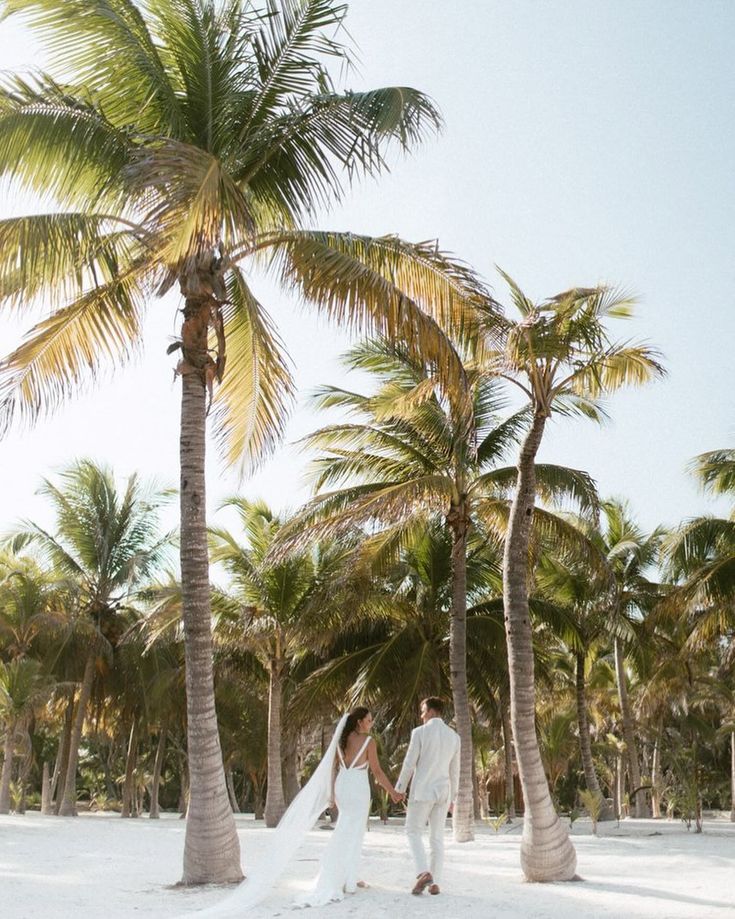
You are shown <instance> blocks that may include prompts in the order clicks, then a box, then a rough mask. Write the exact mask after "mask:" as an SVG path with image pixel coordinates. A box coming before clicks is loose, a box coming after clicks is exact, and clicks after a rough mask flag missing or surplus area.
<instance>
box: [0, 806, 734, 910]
mask: <svg viewBox="0 0 735 919" xmlns="http://www.w3.org/2000/svg"><path fill="white" fill-rule="evenodd" d="M237 823H238V828H239V830H240V838H241V843H242V849H243V864H244V866H245V870H246V872H248V871H250V870H257V864H258V861H259V859H261V858H262V857H263V852H264V849H265V844H266V842H267V840H268V838H269V836H270V834H271V832H272V831H269V830H266V829H264V827H263V825H262V823H256V822H255V821H254V820H253V819H252V817H250V816H238V817H237ZM520 835H521V823H520V821H518V822H516V824H515V826H506V827H503V828H502V829H501V830H500V832H499V833H497V834H496V833H494V832H493V830H492V829H491V828H490V827H488V826H484V825H482V826H478V828H477V837H476V839H475V841H474V842H472V843H465V844H463V845H459V844H455V843H453V842H452V841H451V836H450V834H449V832H448V834H447V843H448V845H447V857H446V867H445V878H444V884H443V885H442V894H441V895H440V896H438V897H430V896H429V895H428V894H424V895H422V896H421V897H412V896H411V895H410V893H409V890H410V887H411V885H412V880H413V871H412V866H411V863H410V859H409V854H408V849H407V846H406V842H405V838H404V835H403V827H402V822H401V821H400V820H396V821H394V822H391V823H389V824H388V825H387V826H384V825H383V824H381V823H379V822H378V821H371V824H370V832H368V833H367V834H366V837H365V849H364V860H363V871H362V875H363V877H364V879H365V880H366V881H367V882H368V883H369V884H370V885H371V886H370V888H369V889H368V890H358V892H357V893H356V894H354V895H352V896H349V897H347V898H346V899H345V900H344V901H343V902H341V903H335V904H331V905H330V906H327V907H322V908H319V909H310V910H308V911H305V912H304V911H301V912H299V913H296V912H295V911H294V910H293V907H292V898H293V896H294V894H295V893H296V892H297V891H298V890H301V889H303V888H304V887H305V886H306V885H307V883H308V881H309V880H310V879H311V878H312V877H313V875H314V874H315V872H316V868H317V862H318V859H319V854H320V852H321V851H322V849H323V847H324V846H325V845H326V843H327V841H328V838H329V833H328V831H324V830H319V829H316V830H314V831H313V832H312V833H311V834H310V835H309V837H308V839H307V841H306V843H305V844H304V846H303V848H302V849H301V851H300V852H299V854H298V856H297V859H296V860H295V861H294V862H293V864H292V866H291V867H290V868H289V870H288V872H287V874H286V877H284V879H283V880H282V881H281V882H280V884H279V885H278V887H277V888H275V889H274V890H273V892H272V894H271V895H270V896H269V897H268V899H267V900H265V901H264V902H263V903H262V905H261V906H259V907H258V908H257V909H255V910H253V911H252V912H251V913H249V914H248V915H249V916H252V917H253V919H256V917H257V919H266V917H276V916H281V917H283V916H294V917H295V916H296V915H300V916H302V917H303V919H327V917H328V919H345V917H350V919H376V917H386V919H387V917H391V919H392V917H399V919H414V917H419V916H421V917H422V919H425V917H426V916H429V915H430V916H432V917H436V919H439V917H441V919H455V917H456V919H460V917H461V919H488V917H526V919H565V917H567V916H570V917H571V916H574V917H575V919H576V917H579V919H582V917H585V919H586V917H589V919H592V917H595V919H597V917H605V916H609V917H617V919H621V917H625V919H634V917H649V919H651V917H655V919H664V917H665V919H675V917H686V919H693V917H697V919H704V917H710V916H712V917H723V919H724V917H726V916H727V917H733V916H735V825H734V824H731V823H730V822H729V820H728V819H727V817H726V816H725V815H723V816H720V817H714V816H713V817H712V818H711V819H708V820H707V821H706V823H705V832H704V833H702V834H700V835H697V834H695V833H694V832H693V831H692V832H687V830H686V828H685V827H684V825H683V824H682V823H681V822H679V821H667V820H657V821H654V820H635V821H633V820H624V821H622V822H621V823H620V824H616V823H606V824H603V825H601V828H600V835H599V836H597V837H595V836H593V835H592V834H591V830H590V824H589V821H585V820H578V821H576V822H575V824H574V827H573V828H572V835H573V839H574V844H575V846H576V849H577V855H578V872H579V874H580V876H581V877H582V879H583V880H582V881H581V882H572V883H563V884H543V885H542V884H528V883H525V882H524V881H523V878H522V875H521V871H520V866H519V853H518V850H519V844H520ZM183 843H184V821H183V820H179V819H178V817H177V816H175V815H164V816H163V817H162V819H161V820H149V819H148V818H147V817H141V818H139V819H137V820H123V819H121V818H120V817H119V816H118V815H110V814H84V815H82V816H80V817H78V818H76V819H74V818H58V817H41V816H40V815H39V814H37V813H28V814H26V815H25V816H9V817H0V916H2V917H3V919H31V917H38V919H62V917H63V919H67V917H79V919H82V917H84V919H98V917H99V919H120V917H162V919H163V917H173V916H177V915H182V914H195V913H196V911H197V910H198V909H201V908H203V907H204V906H209V905H211V904H213V903H216V902H218V901H219V900H221V899H222V898H223V897H225V896H226V895H227V890H226V889H223V888H206V889H200V888H195V889H182V888H176V887H175V886H173V885H175V883H176V881H177V880H178V878H179V877H180V873H181V855H182V848H183Z"/></svg>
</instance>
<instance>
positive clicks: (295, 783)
mask: <svg viewBox="0 0 735 919" xmlns="http://www.w3.org/2000/svg"><path fill="white" fill-rule="evenodd" d="M297 752H298V739H297V736H296V733H295V732H294V731H287V732H286V735H285V741H284V751H283V791H284V794H285V796H286V805H287V806H288V805H289V804H290V803H291V802H292V801H293V799H294V798H295V797H296V795H297V794H298V793H299V791H300V790H301V786H300V785H299V770H298V757H297Z"/></svg>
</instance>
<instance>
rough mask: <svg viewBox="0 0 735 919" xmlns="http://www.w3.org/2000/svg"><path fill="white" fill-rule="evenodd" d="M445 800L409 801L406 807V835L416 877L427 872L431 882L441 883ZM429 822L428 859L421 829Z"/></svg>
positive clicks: (445, 814)
mask: <svg viewBox="0 0 735 919" xmlns="http://www.w3.org/2000/svg"><path fill="white" fill-rule="evenodd" d="M448 809H449V802H448V801H410V800H409V802H408V807H407V808H406V836H408V844H409V846H410V847H411V854H412V855H413V860H414V863H415V865H416V876H417V877H418V876H419V875H420V874H423V873H424V872H425V871H430V872H431V876H432V877H433V878H434V883H435V884H440V883H441V874H442V869H443V867H444V829H445V826H446V822H447V810H448ZM427 823H428V824H429V847H430V859H429V860H428V861H427V859H426V849H425V848H424V840H423V835H424V830H425V829H426V824H427Z"/></svg>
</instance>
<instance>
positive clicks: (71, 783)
mask: <svg viewBox="0 0 735 919" xmlns="http://www.w3.org/2000/svg"><path fill="white" fill-rule="evenodd" d="M96 657H97V656H96V654H95V652H94V651H91V652H90V653H89V655H88V657H87V661H86V663H85V665H84V676H83V677H82V687H81V689H80V690H79V701H78V702H77V710H76V712H75V714H74V725H73V727H72V730H71V736H70V737H69V761H68V764H67V767H66V778H65V779H64V796H63V798H62V799H61V806H60V807H59V815H60V816H62V817H76V815H77V761H78V759H79V744H80V743H81V740H82V730H83V728H84V719H85V718H86V716H87V706H88V705H89V697H90V696H91V695H92V683H93V682H94V670H95V661H96Z"/></svg>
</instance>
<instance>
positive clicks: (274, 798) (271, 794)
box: [263, 658, 286, 827]
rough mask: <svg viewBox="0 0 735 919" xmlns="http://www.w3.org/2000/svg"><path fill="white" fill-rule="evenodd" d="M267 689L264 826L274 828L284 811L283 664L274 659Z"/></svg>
mask: <svg viewBox="0 0 735 919" xmlns="http://www.w3.org/2000/svg"><path fill="white" fill-rule="evenodd" d="M269 669H270V684H269V687H268V791H267V793H266V798H265V811H264V814H263V816H264V817H265V825H266V826H268V827H273V826H276V824H277V823H278V821H279V820H280V819H281V817H282V816H283V814H284V811H285V810H286V799H285V797H284V794H283V765H282V760H281V746H282V739H283V737H282V729H281V718H282V714H283V711H282V710H283V664H282V662H281V660H280V659H278V658H276V659H273V660H271V661H270V668H269Z"/></svg>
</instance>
